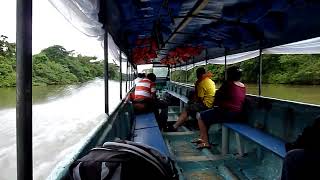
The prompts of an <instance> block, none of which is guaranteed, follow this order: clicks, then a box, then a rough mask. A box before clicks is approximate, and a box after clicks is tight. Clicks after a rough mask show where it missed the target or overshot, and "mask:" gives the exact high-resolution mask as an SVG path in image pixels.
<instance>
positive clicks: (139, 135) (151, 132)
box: [133, 127, 170, 156]
mask: <svg viewBox="0 0 320 180" xmlns="http://www.w3.org/2000/svg"><path fill="white" fill-rule="evenodd" d="M133 141H134V142H138V143H142V144H146V145H148V146H151V147H153V148H154V149H156V150H158V151H159V152H160V153H162V154H163V155H166V156H169V155H170V154H169V151H168V148H167V146H166V144H165V142H164V140H163V137H162V134H161V132H160V130H159V128H158V127H151V128H146V129H138V130H135V131H134V138H133Z"/></svg>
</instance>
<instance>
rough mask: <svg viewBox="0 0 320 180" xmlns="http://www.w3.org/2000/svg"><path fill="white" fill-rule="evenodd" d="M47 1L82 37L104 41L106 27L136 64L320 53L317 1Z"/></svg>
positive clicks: (216, 61) (319, 5) (319, 4)
mask: <svg viewBox="0 0 320 180" xmlns="http://www.w3.org/2000/svg"><path fill="white" fill-rule="evenodd" d="M49 1H50V2H51V3H52V4H53V5H54V6H55V7H56V8H57V9H58V10H59V11H60V12H61V13H62V14H63V15H64V16H65V17H66V18H67V19H68V20H69V21H70V22H71V23H72V24H73V25H74V26H76V27H77V28H78V29H80V30H81V31H82V32H84V33H86V34H87V35H89V36H95V37H98V38H99V39H102V37H103V36H104V32H105V31H104V30H106V31H107V32H108V33H109V34H110V35H111V37H112V43H113V45H111V47H110V48H113V47H116V48H114V50H113V51H114V53H117V52H118V50H117V48H119V49H120V50H121V51H123V52H124V53H125V54H126V56H127V57H128V60H129V61H130V62H131V63H133V64H135V65H139V64H150V63H153V64H159V63H161V64H166V65H170V66H171V67H179V66H182V65H188V64H193V63H195V64H198V65H199V64H201V63H203V62H205V61H206V60H207V62H209V63H214V64H222V63H221V62H220V61H221V58H223V57H224V56H225V55H228V56H227V59H229V60H228V64H231V63H235V62H239V61H243V60H245V59H250V58H252V57H255V56H257V53H258V54H259V50H260V49H262V50H263V53H269V54H270V53H276V54H279V53H290V54H292V53H297V51H299V52H300V53H319V52H320V49H319V47H320V40H319V38H317V37H319V36H320V23H319V20H318V17H320V1H318V0H210V1H209V0H108V1H106V0H71V1H65V0H49ZM312 38H313V39H312ZM302 40H306V41H302ZM298 41H302V42H299V43H296V44H289V43H293V42H298ZM280 45H282V46H280ZM257 50H258V51H257ZM239 57H240V58H239ZM249 57H250V58H249ZM223 61H224V59H223Z"/></svg>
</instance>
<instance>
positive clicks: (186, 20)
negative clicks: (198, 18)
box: [163, 0, 209, 46]
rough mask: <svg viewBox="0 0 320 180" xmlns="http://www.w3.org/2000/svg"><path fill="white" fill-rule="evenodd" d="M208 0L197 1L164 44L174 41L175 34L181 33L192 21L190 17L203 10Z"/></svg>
mask: <svg viewBox="0 0 320 180" xmlns="http://www.w3.org/2000/svg"><path fill="white" fill-rule="evenodd" d="M208 2H209V0H198V1H197V2H196V4H195V5H194V6H193V7H192V9H191V10H190V11H189V12H188V15H187V16H186V17H185V18H184V19H183V20H182V21H181V22H180V24H179V25H178V26H177V27H176V29H175V30H174V31H173V33H171V35H170V37H169V38H168V39H167V40H166V42H165V43H164V44H163V46H165V44H166V43H167V42H168V41H171V40H174V38H175V37H176V33H177V32H180V31H182V30H183V29H184V28H185V27H186V26H187V25H188V24H189V23H190V21H191V20H192V16H194V15H197V14H198V13H199V12H200V11H201V10H202V9H203V8H205V7H206V6H207V4H208Z"/></svg>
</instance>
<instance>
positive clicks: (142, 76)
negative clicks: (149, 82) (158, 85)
mask: <svg viewBox="0 0 320 180" xmlns="http://www.w3.org/2000/svg"><path fill="white" fill-rule="evenodd" d="M145 77H146V74H145V73H139V74H138V78H145Z"/></svg>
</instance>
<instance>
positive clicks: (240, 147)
mask: <svg viewBox="0 0 320 180" xmlns="http://www.w3.org/2000/svg"><path fill="white" fill-rule="evenodd" d="M235 135H236V142H237V150H238V154H239V156H241V157H242V156H243V154H244V152H243V146H242V143H241V138H240V135H239V133H235Z"/></svg>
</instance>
